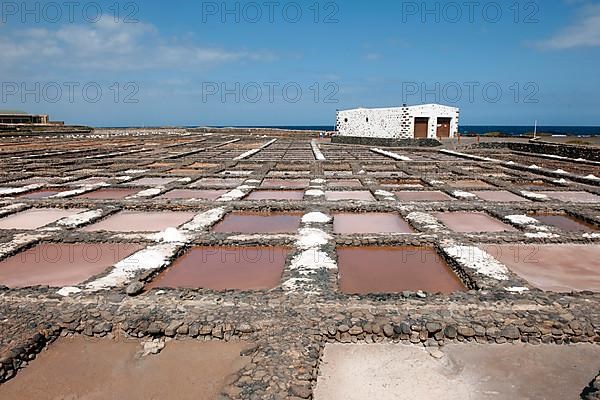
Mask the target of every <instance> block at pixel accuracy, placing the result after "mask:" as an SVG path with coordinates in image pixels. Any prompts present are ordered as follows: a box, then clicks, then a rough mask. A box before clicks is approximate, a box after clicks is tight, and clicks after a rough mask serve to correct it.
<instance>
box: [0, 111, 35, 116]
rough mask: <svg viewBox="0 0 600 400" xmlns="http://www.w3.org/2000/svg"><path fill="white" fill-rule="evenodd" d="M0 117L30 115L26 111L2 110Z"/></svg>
mask: <svg viewBox="0 0 600 400" xmlns="http://www.w3.org/2000/svg"><path fill="white" fill-rule="evenodd" d="M0 115H29V114H27V113H26V112H25V111H18V110H0Z"/></svg>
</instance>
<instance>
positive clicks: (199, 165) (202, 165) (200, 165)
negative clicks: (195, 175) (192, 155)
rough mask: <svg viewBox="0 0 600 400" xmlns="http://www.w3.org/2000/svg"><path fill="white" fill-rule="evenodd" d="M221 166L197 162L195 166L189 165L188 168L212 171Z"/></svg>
mask: <svg viewBox="0 0 600 400" xmlns="http://www.w3.org/2000/svg"><path fill="white" fill-rule="evenodd" d="M218 165H219V164H211V163H203V162H195V163H193V164H190V165H188V166H187V167H188V168H194V169H210V168H214V167H216V166H218Z"/></svg>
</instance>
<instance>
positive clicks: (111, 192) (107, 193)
mask: <svg viewBox="0 0 600 400" xmlns="http://www.w3.org/2000/svg"><path fill="white" fill-rule="evenodd" d="M138 192H139V190H137V189H98V190H94V191H93V192H89V193H84V194H82V195H79V196H77V197H76V198H78V199H90V200H122V199H124V198H125V197H129V196H133V195H134V194H136V193H138Z"/></svg>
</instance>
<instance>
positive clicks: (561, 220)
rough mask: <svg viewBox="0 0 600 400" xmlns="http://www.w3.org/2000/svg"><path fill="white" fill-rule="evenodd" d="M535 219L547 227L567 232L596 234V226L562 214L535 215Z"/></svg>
mask: <svg viewBox="0 0 600 400" xmlns="http://www.w3.org/2000/svg"><path fill="white" fill-rule="evenodd" d="M533 217H534V218H535V219H537V220H538V221H540V222H541V223H543V224H545V225H550V226H554V227H556V228H558V229H561V230H563V231H565V232H595V231H597V230H598V228H596V227H595V226H594V225H592V224H588V223H586V222H584V221H581V220H579V219H577V218H573V217H571V216H569V215H562V214H534V215H533Z"/></svg>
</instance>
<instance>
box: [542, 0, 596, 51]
mask: <svg viewBox="0 0 600 400" xmlns="http://www.w3.org/2000/svg"><path fill="white" fill-rule="evenodd" d="M536 45H537V47H539V48H542V49H549V50H564V49H572V48H577V47H596V46H600V4H592V5H587V6H584V7H582V8H581V9H580V11H579V12H578V15H577V18H575V21H574V22H573V24H572V25H571V26H568V27H566V28H564V29H563V30H561V31H560V32H558V33H557V34H555V35H554V36H552V37H551V38H549V39H546V40H543V41H541V42H538V43H536Z"/></svg>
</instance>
